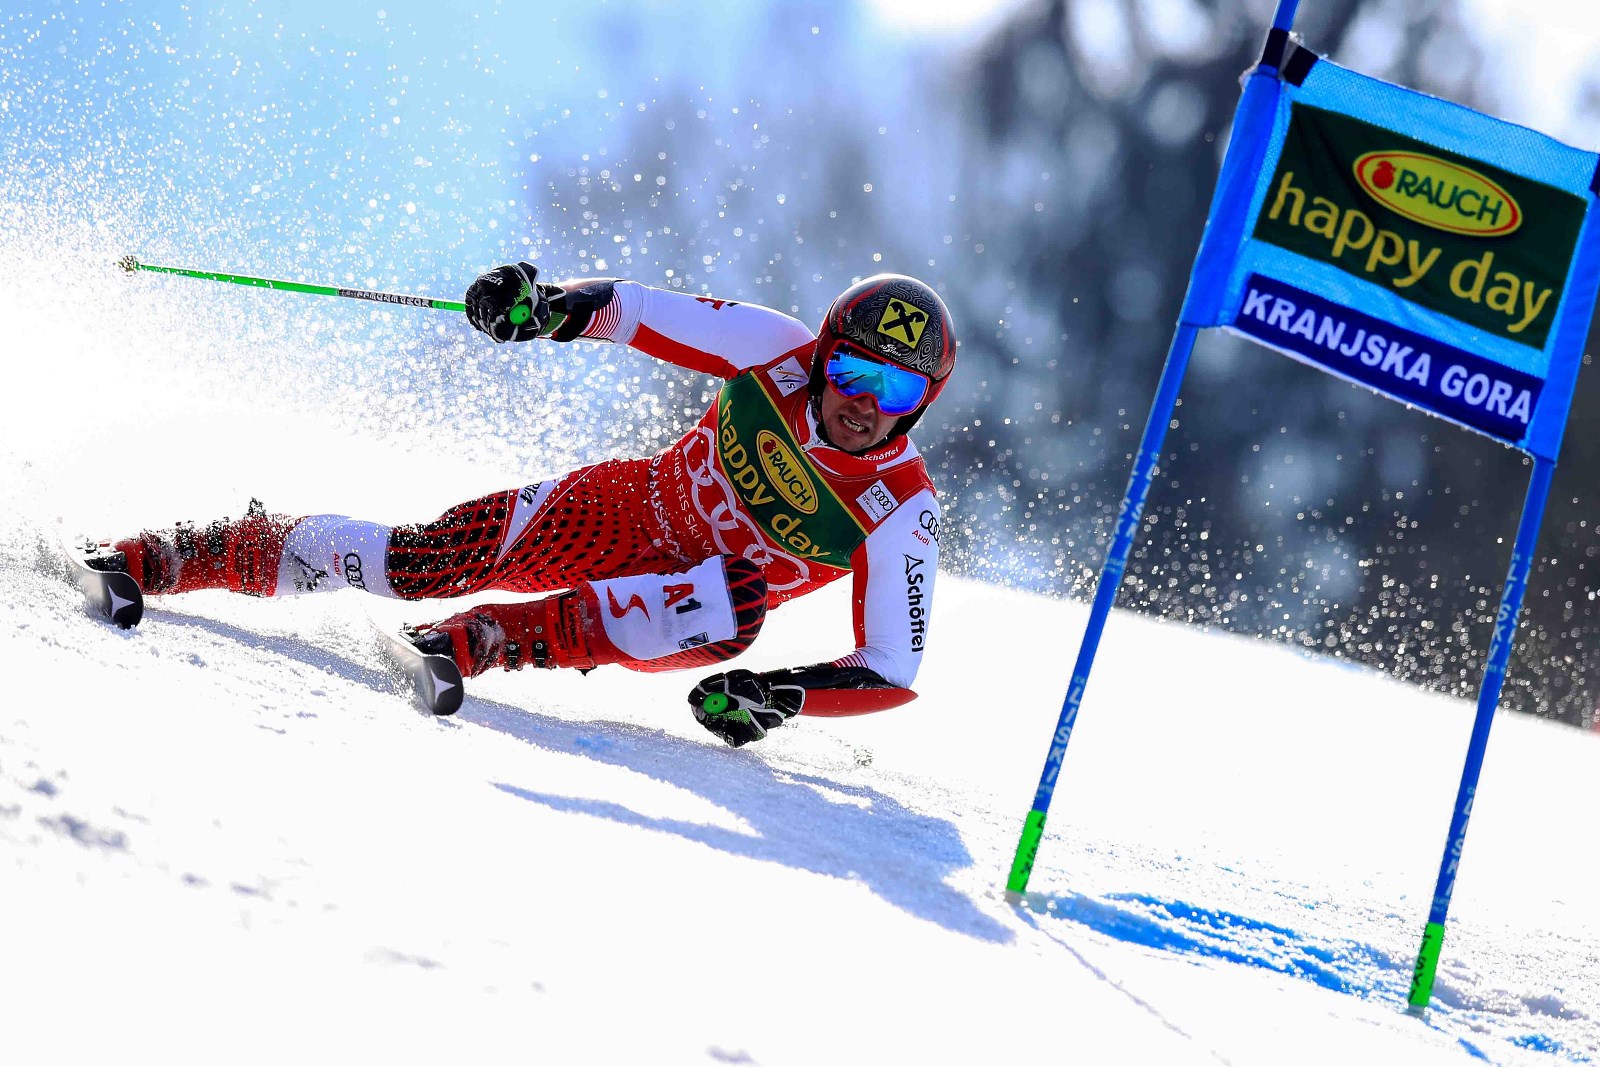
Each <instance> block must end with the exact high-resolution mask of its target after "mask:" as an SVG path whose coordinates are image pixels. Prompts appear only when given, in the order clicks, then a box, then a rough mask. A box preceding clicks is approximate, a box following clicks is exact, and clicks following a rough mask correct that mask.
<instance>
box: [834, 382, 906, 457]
mask: <svg viewBox="0 0 1600 1067" xmlns="http://www.w3.org/2000/svg"><path fill="white" fill-rule="evenodd" d="M899 421H900V419H899V416H897V415H885V414H883V413H882V412H881V411H879V410H878V405H877V403H876V402H874V401H873V399H872V397H871V396H870V395H869V394H866V393H863V394H861V395H860V396H841V395H840V394H839V391H838V390H836V389H826V388H825V389H823V390H822V428H823V429H824V430H826V431H827V435H828V440H829V441H832V442H833V444H834V446H835V447H837V448H842V449H844V450H845V451H846V452H865V451H866V450H867V449H869V448H872V447H873V446H875V445H879V444H882V443H883V439H884V438H885V437H888V436H889V431H890V430H893V429H894V424H895V423H896V422H899Z"/></svg>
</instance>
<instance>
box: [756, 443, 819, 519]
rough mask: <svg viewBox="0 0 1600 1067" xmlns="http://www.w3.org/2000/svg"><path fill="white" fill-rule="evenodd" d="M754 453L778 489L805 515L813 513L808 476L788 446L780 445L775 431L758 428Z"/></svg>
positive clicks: (814, 502) (814, 499)
mask: <svg viewBox="0 0 1600 1067" xmlns="http://www.w3.org/2000/svg"><path fill="white" fill-rule="evenodd" d="M756 455H758V456H760V457H761V466H762V469H764V470H765V471H766V472H767V477H768V478H770V479H771V480H772V482H773V484H774V485H776V486H777V487H778V492H780V493H782V494H783V496H784V499H786V500H788V501H789V503H791V504H793V505H794V506H795V507H797V508H799V509H800V510H801V511H803V512H805V513H806V514H807V515H815V514H816V513H817V491H816V489H815V488H814V487H813V486H812V484H811V479H810V478H808V477H807V476H806V472H805V471H803V470H801V468H800V463H799V461H798V460H796V459H795V456H794V454H793V453H792V452H790V451H789V449H788V448H786V447H784V444H783V442H782V441H781V440H780V439H779V438H778V435H777V434H775V433H773V432H772V431H771V430H761V431H760V432H758V433H757V434H756Z"/></svg>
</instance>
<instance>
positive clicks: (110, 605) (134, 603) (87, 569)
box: [63, 544, 144, 630]
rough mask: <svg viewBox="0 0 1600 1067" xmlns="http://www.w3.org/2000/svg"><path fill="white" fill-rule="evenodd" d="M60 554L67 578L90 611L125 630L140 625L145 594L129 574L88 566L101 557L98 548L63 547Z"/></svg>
mask: <svg viewBox="0 0 1600 1067" xmlns="http://www.w3.org/2000/svg"><path fill="white" fill-rule="evenodd" d="M63 554H64V555H65V556H66V559H67V570H68V575H69V577H71V579H72V582H73V584H74V585H76V586H77V587H78V589H79V590H80V591H82V593H83V598H84V599H85V600H87V601H88V602H89V606H90V607H91V608H93V609H94V610H95V611H96V612H97V613H98V614H100V615H102V616H104V617H105V618H106V619H109V620H110V621H111V622H113V623H115V624H116V625H118V626H120V627H122V628H123V629H124V630H128V629H132V628H133V627H135V626H137V625H139V620H140V619H142V618H144V591H143V590H141V589H140V588H139V583H138V582H136V581H134V580H133V576H132V575H130V574H128V573H126V572H125V571H121V570H98V569H96V568H95V567H92V566H90V565H89V562H88V561H90V560H102V559H103V558H104V556H103V553H102V551H101V549H100V548H99V546H97V545H93V544H90V545H83V546H80V545H65V546H63ZM119 557H120V554H119Z"/></svg>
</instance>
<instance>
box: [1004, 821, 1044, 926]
mask: <svg viewBox="0 0 1600 1067" xmlns="http://www.w3.org/2000/svg"><path fill="white" fill-rule="evenodd" d="M1044 814H1045V813H1044V812H1042V811H1040V810H1039V809H1037V808H1034V809H1033V810H1031V811H1029V812H1028V817H1027V818H1026V819H1025V820H1023V823H1022V837H1021V839H1020V840H1019V841H1018V842H1017V855H1016V858H1015V859H1013V860H1012V861H1011V877H1010V878H1007V879H1006V899H1007V900H1009V901H1011V902H1012V903H1013V904H1015V903H1016V902H1017V901H1019V900H1021V899H1022V894H1023V893H1025V892H1027V889H1028V875H1030V874H1032V873H1033V858H1034V857H1035V856H1037V855H1038V854H1039V839H1040V838H1042V837H1044Z"/></svg>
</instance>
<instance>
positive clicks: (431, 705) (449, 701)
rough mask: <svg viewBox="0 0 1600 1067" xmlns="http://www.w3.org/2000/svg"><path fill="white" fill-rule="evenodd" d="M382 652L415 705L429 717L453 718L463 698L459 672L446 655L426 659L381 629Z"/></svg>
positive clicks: (397, 634) (402, 639)
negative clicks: (407, 685)
mask: <svg viewBox="0 0 1600 1067" xmlns="http://www.w3.org/2000/svg"><path fill="white" fill-rule="evenodd" d="M381 632H382V634H383V652H384V655H385V656H386V657H387V658H388V660H389V662H390V663H391V664H393V665H394V667H395V668H396V669H397V670H398V671H399V672H400V673H401V674H402V675H404V677H405V679H406V681H407V683H408V684H409V685H410V687H411V692H412V694H413V695H414V696H415V698H416V701H417V704H418V706H420V707H421V708H422V710H423V711H426V712H428V713H429V714H430V715H454V714H455V713H456V712H457V711H458V710H460V708H461V701H462V700H463V699H464V698H465V697H466V693H467V690H466V686H465V685H463V684H462V681H461V671H460V669H459V668H457V667H456V661H455V660H453V659H451V658H450V657H449V656H430V655H428V654H427V653H426V652H423V651H422V650H421V649H419V648H417V646H416V645H413V644H412V643H411V642H410V641H408V640H406V638H405V635H404V634H403V633H400V632H398V631H394V630H388V629H383V630H381Z"/></svg>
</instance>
